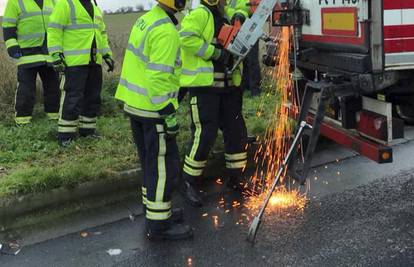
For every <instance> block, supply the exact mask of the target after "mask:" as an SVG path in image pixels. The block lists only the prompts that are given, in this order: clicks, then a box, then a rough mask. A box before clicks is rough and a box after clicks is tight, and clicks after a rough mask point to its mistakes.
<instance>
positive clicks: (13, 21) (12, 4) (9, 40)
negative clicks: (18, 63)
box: [2, 0, 20, 49]
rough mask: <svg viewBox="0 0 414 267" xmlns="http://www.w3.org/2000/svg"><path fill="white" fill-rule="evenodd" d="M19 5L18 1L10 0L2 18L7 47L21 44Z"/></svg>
mask: <svg viewBox="0 0 414 267" xmlns="http://www.w3.org/2000/svg"><path fill="white" fill-rule="evenodd" d="M19 12H20V11H19V6H18V4H17V1H15V0H9V1H8V2H7V6H6V10H5V11H4V17H3V20H2V27H3V38H4V42H5V43H6V48H7V49H9V48H11V47H13V46H19V43H18V41H17V23H18V22H19Z"/></svg>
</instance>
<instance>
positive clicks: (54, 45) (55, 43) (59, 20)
mask: <svg viewBox="0 0 414 267" xmlns="http://www.w3.org/2000/svg"><path fill="white" fill-rule="evenodd" d="M69 14H70V10H69V6H68V3H67V1H58V2H57V3H56V6H55V7H54V9H53V12H52V15H50V19H49V25H48V28H47V47H48V50H49V54H50V55H53V54H54V53H63V29H64V27H65V26H67V25H68V24H69Z"/></svg>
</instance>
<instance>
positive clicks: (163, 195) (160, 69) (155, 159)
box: [115, 0, 193, 240]
mask: <svg viewBox="0 0 414 267" xmlns="http://www.w3.org/2000/svg"><path fill="white" fill-rule="evenodd" d="M158 2H159V5H157V6H155V7H154V8H153V9H152V10H150V11H149V12H147V13H146V14H145V15H143V16H142V17H141V18H139V19H138V20H137V22H136V23H135V24H134V26H133V28H132V31H131V36H130V38H129V41H128V47H127V51H126V53H125V58H124V64H123V68H122V73H121V78H120V81H119V85H118V88H117V91H116V94H115V98H117V99H119V100H121V101H122V102H123V103H124V111H125V113H126V114H127V115H128V116H129V117H130V121H131V129H132V135H133V139H134V142H135V144H136V146H137V149H138V154H139V159H140V161H141V164H142V166H143V169H144V172H143V177H142V188H141V191H142V203H143V207H144V213H145V218H146V220H145V223H146V235H147V237H148V238H150V239H169V240H177V239H184V238H188V237H191V236H192V235H193V231H192V229H191V228H190V227H189V226H187V225H183V224H180V222H181V221H182V219H183V210H182V209H175V210H173V209H172V201H171V200H172V199H171V198H172V191H173V186H174V184H173V181H174V180H176V179H177V178H178V175H179V172H178V170H179V165H178V164H179V159H180V156H179V153H178V147H177V143H176V138H175V136H176V135H177V134H178V124H177V120H176V117H175V114H176V110H177V108H178V100H177V96H178V89H179V74H180V64H181V60H180V41H179V36H178V32H177V30H176V28H175V25H176V24H177V23H178V21H177V19H176V18H175V17H174V16H173V14H174V13H176V12H177V11H178V10H182V8H184V6H185V1H179V0H158ZM177 4H178V5H177Z"/></svg>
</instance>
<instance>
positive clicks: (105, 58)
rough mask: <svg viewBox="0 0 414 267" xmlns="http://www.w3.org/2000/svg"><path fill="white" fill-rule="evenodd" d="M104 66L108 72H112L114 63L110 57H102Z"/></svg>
mask: <svg viewBox="0 0 414 267" xmlns="http://www.w3.org/2000/svg"><path fill="white" fill-rule="evenodd" d="M103 59H104V60H105V63H106V65H107V66H108V72H113V71H114V69H115V61H114V60H113V59H112V57H111V55H109V54H106V55H105V56H103Z"/></svg>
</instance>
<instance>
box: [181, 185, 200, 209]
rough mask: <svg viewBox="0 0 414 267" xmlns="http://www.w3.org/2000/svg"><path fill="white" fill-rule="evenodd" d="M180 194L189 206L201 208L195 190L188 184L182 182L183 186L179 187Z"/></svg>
mask: <svg viewBox="0 0 414 267" xmlns="http://www.w3.org/2000/svg"><path fill="white" fill-rule="evenodd" d="M180 192H181V194H182V195H183V197H184V199H185V200H186V201H187V202H188V204H190V205H191V206H193V207H201V206H203V201H202V199H201V197H200V196H199V194H198V192H197V190H196V189H195V188H194V186H192V185H191V184H190V183H189V182H187V181H184V183H183V185H182V186H181V190H180Z"/></svg>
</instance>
